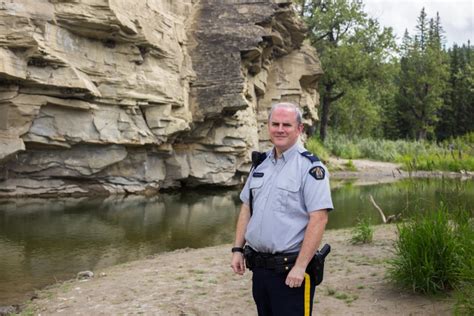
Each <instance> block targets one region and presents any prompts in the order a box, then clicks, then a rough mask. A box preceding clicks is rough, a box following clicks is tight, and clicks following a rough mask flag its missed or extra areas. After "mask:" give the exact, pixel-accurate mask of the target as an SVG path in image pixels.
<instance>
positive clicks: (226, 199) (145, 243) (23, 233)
mask: <svg viewBox="0 0 474 316" xmlns="http://www.w3.org/2000/svg"><path fill="white" fill-rule="evenodd" d="M237 198H238V196H237V192H225V191H223V192H219V194H215V193H214V194H212V195H211V194H208V193H205V194H202V193H183V194H163V195H160V196H158V197H153V198H145V197H139V196H129V197H120V198H118V197H109V198H106V199H97V198H96V199H93V200H91V199H84V198H82V199H73V198H64V199H54V200H42V199H18V200H8V201H1V202H0V305H4V304H11V303H12V302H19V301H22V300H24V299H25V297H24V296H23V295H25V292H27V291H28V290H30V291H31V290H32V289H34V288H39V287H42V286H44V285H46V284H51V283H53V282H55V280H62V279H65V278H71V277H74V275H75V273H77V272H78V271H82V270H93V271H94V270H97V269H100V268H103V267H106V266H110V265H113V264H117V263H121V262H126V261H131V260H135V259H137V258H143V257H146V256H148V255H150V254H154V253H158V252H163V251H168V250H172V249H179V248H185V247H193V248H197V247H204V246H209V245H215V244H220V243H225V242H231V240H232V238H233V234H234V233H233V232H234V224H235V220H236V217H237V215H238V204H237V203H236V199H237Z"/></svg>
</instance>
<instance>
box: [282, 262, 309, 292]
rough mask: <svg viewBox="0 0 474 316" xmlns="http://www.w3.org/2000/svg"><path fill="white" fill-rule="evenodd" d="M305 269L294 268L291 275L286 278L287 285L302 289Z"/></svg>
mask: <svg viewBox="0 0 474 316" xmlns="http://www.w3.org/2000/svg"><path fill="white" fill-rule="evenodd" d="M305 272H306V269H305V268H302V267H299V266H296V265H295V266H293V268H292V269H291V270H290V273H288V275H287V276H286V280H285V284H286V285H288V286H289V287H300V286H301V284H303V280H304V274H305Z"/></svg>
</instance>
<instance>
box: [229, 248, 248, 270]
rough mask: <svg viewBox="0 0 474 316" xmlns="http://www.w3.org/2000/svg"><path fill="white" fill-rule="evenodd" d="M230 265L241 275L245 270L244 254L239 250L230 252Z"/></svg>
mask: <svg viewBox="0 0 474 316" xmlns="http://www.w3.org/2000/svg"><path fill="white" fill-rule="evenodd" d="M230 266H231V267H232V270H234V272H235V273H237V274H240V275H243V274H244V272H245V262H244V254H243V253H241V252H234V253H232V261H231V264H230Z"/></svg>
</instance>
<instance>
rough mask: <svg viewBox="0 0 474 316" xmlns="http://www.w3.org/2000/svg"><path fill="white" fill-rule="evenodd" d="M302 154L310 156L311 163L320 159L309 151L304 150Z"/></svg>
mask: <svg viewBox="0 0 474 316" xmlns="http://www.w3.org/2000/svg"><path fill="white" fill-rule="evenodd" d="M300 154H301V156H303V157H306V158H308V159H309V160H310V161H311V163H313V162H316V161H320V160H319V158H318V157H317V156H315V155H313V154H312V153H310V152H309V151H304V152H302V153H300Z"/></svg>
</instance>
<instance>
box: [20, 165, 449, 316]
mask: <svg viewBox="0 0 474 316" xmlns="http://www.w3.org/2000/svg"><path fill="white" fill-rule="evenodd" d="M332 163H333V164H336V163H339V164H344V163H345V161H343V160H337V161H335V162H332ZM353 163H354V165H355V166H356V168H357V169H358V171H351V172H346V171H338V172H335V173H333V175H335V176H336V177H337V178H350V177H354V176H355V177H359V180H357V181H360V183H359V184H367V183H381V182H389V181H393V179H395V180H397V179H399V178H400V177H405V176H406V174H404V173H403V172H402V171H399V166H397V165H395V164H387V163H376V162H371V161H365V160H356V161H353ZM350 237H351V231H350V230H347V229H345V230H329V231H327V232H326V233H325V236H324V240H323V243H324V242H325V243H329V244H331V246H332V251H331V253H330V254H329V256H328V257H327V259H326V269H325V278H324V282H323V283H322V284H321V285H320V286H318V287H317V289H316V295H315V304H314V308H313V312H314V314H315V315H384V316H389V315H397V316H398V315H451V314H452V312H451V306H452V304H453V302H452V301H451V300H449V299H447V298H427V297H424V296H419V295H414V294H412V293H410V292H407V291H402V290H399V289H397V288H396V287H395V286H394V285H392V284H391V283H389V281H388V280H387V278H386V273H387V266H388V264H387V260H388V259H389V258H390V257H391V256H392V255H393V243H394V241H395V239H396V226H394V225H381V226H377V227H376V229H375V233H374V241H373V242H372V243H371V244H366V245H352V244H350V242H349V239H350ZM230 248H231V245H221V246H217V247H209V248H202V249H184V250H179V251H174V252H169V253H163V254H157V255H156V256H154V257H151V258H148V259H145V260H138V261H134V262H130V263H126V264H122V265H118V266H114V267H110V268H107V269H105V270H103V271H93V272H94V277H93V278H91V279H88V280H72V281H67V282H64V283H60V284H56V285H54V286H51V287H49V288H47V289H44V290H42V291H40V292H38V293H37V297H36V298H35V299H34V300H32V301H31V302H28V303H26V305H25V306H23V314H29V315H31V314H35V315H123V314H145V315H256V309H255V305H254V302H253V299H252V294H251V275H252V273H251V272H250V271H247V272H246V273H245V275H244V276H243V277H242V276H238V275H235V274H233V272H232V269H231V268H230V258H231V254H230Z"/></svg>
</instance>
